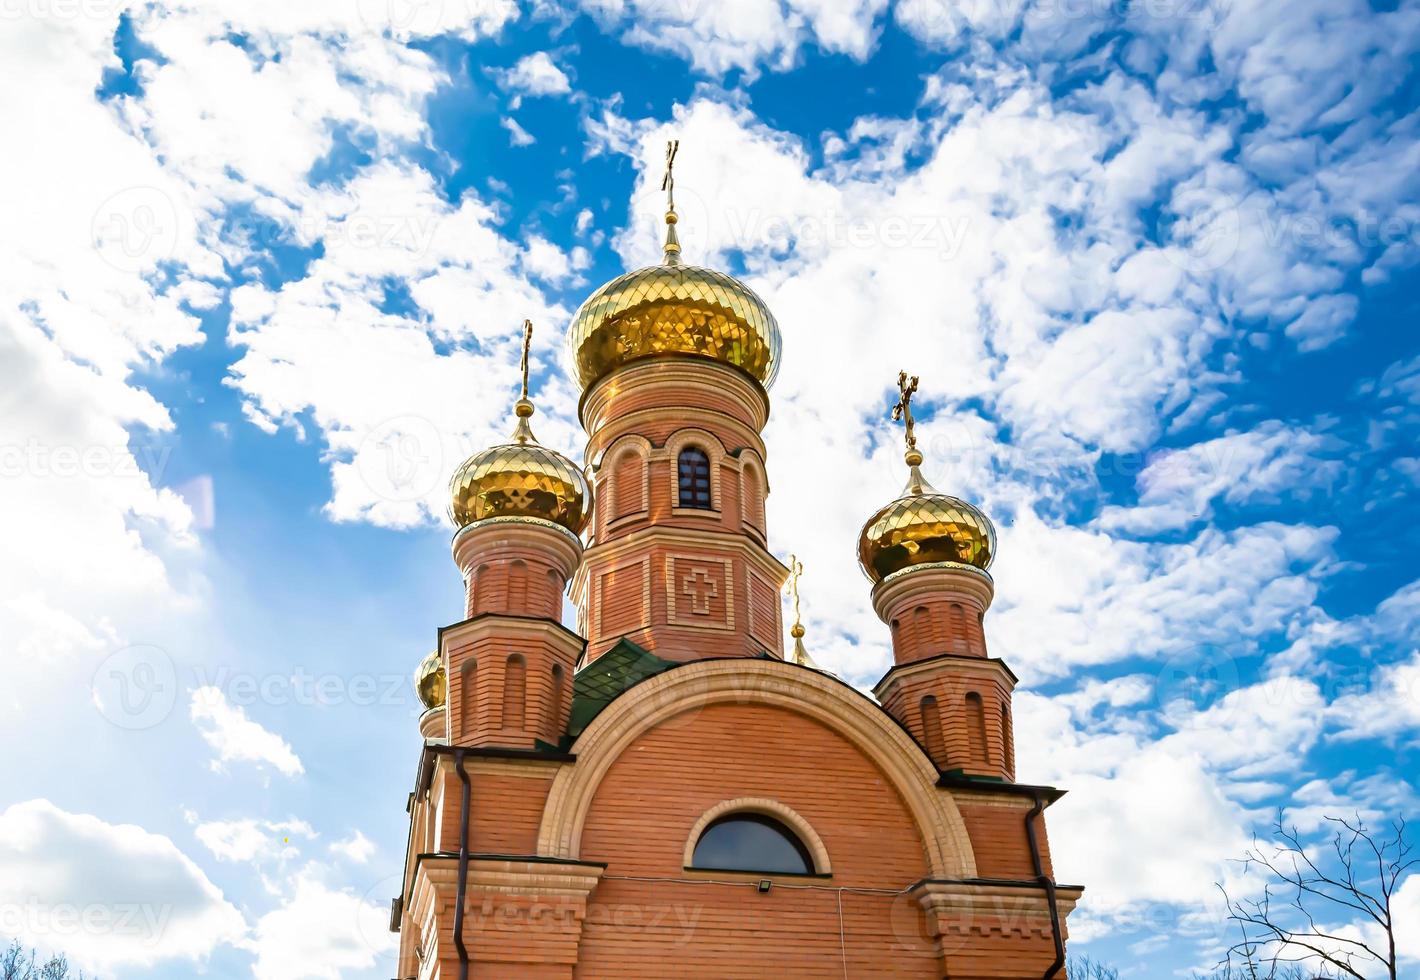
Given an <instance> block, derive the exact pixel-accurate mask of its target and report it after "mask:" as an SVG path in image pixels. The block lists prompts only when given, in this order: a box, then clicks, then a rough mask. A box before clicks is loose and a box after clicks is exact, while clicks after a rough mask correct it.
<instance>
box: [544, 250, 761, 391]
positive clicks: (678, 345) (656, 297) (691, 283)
mask: <svg viewBox="0 0 1420 980" xmlns="http://www.w3.org/2000/svg"><path fill="white" fill-rule="evenodd" d="M667 258H668V261H667V262H666V264H664V265H653V266H648V267H647V268H644V269H637V270H636V271H635V272H628V273H626V274H625V275H622V276H618V277H617V278H615V279H613V280H612V281H611V282H609V283H607V284H606V285H605V286H603V287H602V288H600V289H598V290H597V291H596V292H595V293H593V294H592V295H591V296H590V297H588V298H587V301H586V302H585V303H583V304H582V307H581V309H579V310H578V311H577V315H576V316H575V317H573V318H572V326H571V329H570V330H569V331H568V334H567V345H568V350H569V352H570V354H571V357H572V365H573V368H574V369H575V372H576V375H577V380H578V381H580V382H581V384H582V389H583V390H584V391H585V390H586V389H588V388H590V387H591V386H592V385H593V384H595V383H596V382H597V381H599V380H600V379H602V378H603V377H605V376H606V375H608V374H610V373H611V372H612V371H614V370H615V369H616V368H618V367H620V366H621V365H623V364H627V363H630V362H631V361H637V360H641V359H642V358H647V357H658V356H661V355H666V354H681V355H688V356H691V357H703V358H707V359H710V360H714V361H719V362H720V363H721V364H728V365H730V366H731V367H736V368H739V369H740V370H742V371H744V372H745V373H746V374H748V375H750V376H751V377H753V378H754V379H755V380H756V381H758V382H759V383H760V384H762V385H764V386H765V387H766V388H767V387H769V386H770V385H771V384H773V383H774V376H775V375H776V374H777V373H778V371H779V358H780V344H781V341H780V338H779V324H778V323H776V322H775V320H774V314H772V313H770V312H769V307H768V306H766V305H765V304H764V300H762V299H760V298H759V296H757V295H756V294H755V292H754V290H752V289H750V288H749V287H748V286H746V285H745V284H744V283H742V282H740V281H739V280H738V279H735V278H734V277H733V276H727V275H725V274H724V273H723V272H716V271H714V270H713V269H702V268H699V267H697V266H689V265H680V264H679V263H678V262H674V261H670V260H671V259H673V258H674V253H669V254H668V256H667Z"/></svg>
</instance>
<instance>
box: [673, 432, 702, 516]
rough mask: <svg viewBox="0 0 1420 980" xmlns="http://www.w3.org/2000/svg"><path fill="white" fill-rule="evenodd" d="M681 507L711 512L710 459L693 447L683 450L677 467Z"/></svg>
mask: <svg viewBox="0 0 1420 980" xmlns="http://www.w3.org/2000/svg"><path fill="white" fill-rule="evenodd" d="M676 472H677V475H678V479H679V487H680V498H679V499H680V506H682V507H694V508H696V509H697V510H710V457H709V456H706V455H705V452H704V451H703V450H700V449H696V448H694V447H693V446H692V447H691V448H689V449H682V450H681V452H680V460H679V462H678V465H677V467H676Z"/></svg>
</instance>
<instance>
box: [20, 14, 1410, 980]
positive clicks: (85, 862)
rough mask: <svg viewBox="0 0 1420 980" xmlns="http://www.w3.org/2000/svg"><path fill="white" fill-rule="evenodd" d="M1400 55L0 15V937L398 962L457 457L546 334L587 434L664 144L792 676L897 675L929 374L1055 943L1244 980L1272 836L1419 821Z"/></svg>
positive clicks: (1190, 39)
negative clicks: (1040, 829)
mask: <svg viewBox="0 0 1420 980" xmlns="http://www.w3.org/2000/svg"><path fill="white" fill-rule="evenodd" d="M1417 52H1420V2H1416V0H1370V2H1369V3H1368V2H1366V0H1285V3H1284V2H1283V0H1149V2H1143V0H1141V2H1110V0H892V2H889V0H732V2H724V0H721V2H712V0H584V2H582V3H581V4H580V5H579V4H578V3H577V2H576V0H541V2H533V3H531V4H528V3H519V2H517V0H308V2H304V3H299V4H297V3H290V2H286V0H242V2H240V3H237V2H233V3H228V4H216V3H199V2H197V0H192V2H189V3H170V4H165V5H140V4H128V3H125V2H124V0H9V2H5V3H4V4H3V5H0V127H3V131H4V132H5V134H6V139H5V148H4V151H3V153H0V268H3V269H4V274H3V275H0V405H3V409H4V410H3V412H0V505H3V506H0V540H3V542H4V546H3V548H0V640H3V647H2V648H0V656H3V659H2V660H0V735H3V736H4V739H5V742H4V745H5V749H4V752H3V760H4V761H3V775H4V778H3V780H2V781H0V787H3V788H0V908H3V911H4V919H3V921H0V934H3V935H5V936H19V937H21V938H23V939H25V940H26V941H30V942H34V943H36V944H38V945H40V946H42V947H45V948H58V949H63V950H65V951H67V952H68V953H69V954H70V955H71V957H72V958H73V959H74V960H76V961H78V962H79V963H80V964H82V965H83V966H85V967H86V968H87V969H89V970H95V971H100V972H101V973H103V974H104V975H105V976H119V977H160V978H161V977H173V978H177V977H190V976H192V975H194V974H197V973H206V974H208V975H212V976H220V977H228V976H231V977H242V976H248V975H250V976H253V977H256V978H261V980H276V978H293V977H307V976H309V977H336V976H350V977H388V976H389V975H390V971H391V970H392V965H391V964H392V957H391V946H392V943H391V939H390V937H389V935H388V934H387V933H386V932H385V931H384V922H385V921H386V916H387V908H388V901H389V899H390V898H391V897H392V896H393V895H394V894H395V893H396V891H397V888H398V886H397V875H398V872H399V867H400V862H401V860H402V856H403V847H404V842H405V833H406V826H407V825H406V822H405V820H406V818H405V814H404V798H405V794H406V793H407V791H408V789H409V786H410V784H411V781H412V779H413V775H414V773H413V766H414V763H415V760H416V756H417V735H416V730H415V718H416V705H415V703H414V701H413V698H412V696H411V694H410V691H409V684H408V676H409V673H410V671H411V670H412V668H413V666H414V664H415V663H416V662H417V660H418V659H419V658H420V657H421V656H422V655H423V654H424V653H425V652H426V651H427V650H428V649H430V648H431V646H432V645H433V642H434V630H435V628H436V627H437V626H439V625H441V624H445V623H448V622H451V621H454V620H456V619H458V618H459V616H460V614H461V605H460V603H461V599H460V583H459V580H458V575H457V572H456V571H455V569H454V567H453V565H452V562H451V561H450V559H449V555H448V538H449V527H448V525H447V523H446V522H445V518H444V517H443V506H444V497H443V487H444V484H445V482H446V480H447V476H448V474H449V472H450V471H451V470H452V469H453V467H454V466H455V465H457V463H458V462H459V461H460V460H461V459H462V458H463V457H464V456H465V455H467V454H468V453H469V452H471V451H473V450H476V449H477V448H480V447H482V446H484V445H486V444H488V443H490V442H492V441H494V440H496V439H499V438H501V437H502V436H503V435H504V433H505V432H506V430H507V429H508V427H509V422H508V414H507V410H508V405H509V403H510V401H511V399H512V398H513V397H514V390H515V384H516V374H517V343H518V326H519V324H520V323H521V322H522V319H523V318H524V317H530V318H531V319H532V320H533V321H534V322H535V323H536V324H537V326H538V332H537V334H536V335H535V348H534V354H535V360H536V364H535V375H536V376H535V385H536V389H537V400H538V404H539V413H540V414H539V416H538V419H539V422H538V427H537V428H538V433H539V435H540V436H541V438H542V439H543V441H544V442H547V443H550V444H554V445H556V446H558V447H559V448H561V449H564V450H565V451H568V452H570V453H573V454H576V453H578V452H579V447H580V442H579V432H580V430H579V428H578V425H577V421H576V395H577V392H576V390H575V388H574V386H573V385H572V383H571V382H570V381H569V379H568V376H567V373H566V370H565V367H564V356H563V353H562V348H561V335H562V331H563V330H564V328H565V326H566V324H567V321H568V319H569V317H570V315H571V313H572V312H573V311H574V310H575V309H576V307H577V305H578V304H579V303H580V301H581V300H582V298H584V297H585V295H586V294H587V293H588V292H589V291H590V290H591V289H592V288H594V287H595V286H596V285H597V284H599V283H600V282H602V281H604V280H606V279H608V278H610V277H611V276H613V275H615V274H617V273H619V272H620V271H622V270H624V269H626V268H628V267H634V266H636V265H639V264H644V263H645V262H647V261H649V260H651V259H653V258H654V256H655V254H656V247H657V235H656V230H655V225H656V222H657V220H658V216H659V212H660V209H661V206H662V204H661V201H662V198H661V196H660V193H659V182H660V166H661V156H662V152H663V149H662V148H663V145H664V141H665V139H667V138H668V137H675V138H679V139H680V140H681V141H682V144H681V152H680V158H679V161H678V166H677V177H678V181H677V197H678V203H679V205H680V209H681V213H682V219H681V225H680V228H681V231H682V240H683V242H684V245H685V253H686V256H687V258H688V259H689V260H690V261H692V262H697V263H703V264H711V265H715V266H717V267H719V268H723V269H727V270H730V271H733V272H735V273H737V274H740V275H742V276H744V277H745V278H746V280H747V281H748V282H750V283H751V284H752V285H753V286H754V288H755V289H757V290H758V291H759V292H760V293H761V295H763V296H764V297H765V299H766V300H767V301H768V302H769V304H770V305H771V307H772V308H773V309H774V310H775V312H776V314H777V316H778V318H779V322H780V324H781V326H782V328H783V332H784V339H785V359H784V366H783V371H782V373H781V375H780V378H779V381H778V383H777V385H776V387H775V389H774V391H773V399H774V411H773V418H772V420H771V422H770V425H769V429H768V432H767V439H768V443H769V449H770V468H771V472H770V477H771V482H772V490H773V493H772V496H771V498H770V506H769V517H770V525H771V537H772V540H773V544H774V547H775V549H776V551H777V552H778V553H779V554H780V555H781V556H787V554H788V553H789V552H791V551H794V552H797V553H798V554H799V555H800V556H801V558H802V559H803V560H804V562H805V565H806V566H807V574H806V577H805V582H804V587H805V601H804V606H805V613H806V617H807V619H808V620H809V641H810V645H811V647H812V649H813V652H814V653H815V655H816V656H817V657H818V659H819V660H820V661H822V662H823V663H824V664H825V665H827V666H829V667H831V668H832V669H833V670H835V671H837V672H838V673H840V674H841V675H843V676H844V677H846V678H848V679H850V680H852V681H854V682H855V683H859V684H861V685H864V686H867V685H870V684H871V683H872V682H873V681H874V680H876V679H877V677H878V676H880V675H881V673H882V672H883V670H884V669H885V668H886V666H887V665H888V664H889V662H890V657H889V652H888V648H887V643H886V640H887V637H886V632H885V630H884V629H883V628H882V626H881V624H880V623H879V622H878V621H877V620H876V618H875V617H874V616H873V614H872V612H871V609H870V607H869V604H868V586H867V584H866V582H865V581H864V579H863V578H862V576H861V575H860V573H859V572H858V571H857V569H856V567H855V565H854V561H853V547H854V542H855V536H856V533H857V529H858V528H859V526H860V525H861V523H862V522H863V520H864V519H865V518H866V517H867V516H868V515H869V514H870V513H871V512H872V511H873V510H874V509H875V508H876V507H877V506H879V505H881V504H882V503H884V502H885V501H887V500H888V499H890V498H891V497H892V496H893V495H894V494H895V493H896V492H897V490H898V488H899V486H900V484H901V482H902V479H903V475H904V474H903V473H902V469H901V465H900V462H899V460H900V444H899V441H898V440H899V435H898V433H896V432H895V431H893V429H892V428H891V427H890V425H889V424H888V422H887V421H886V414H887V410H888V407H889V406H890V405H891V402H892V400H893V382H894V379H895V378H896V374H897V371H898V370H899V369H900V368H902V367H908V368H910V369H911V370H912V371H913V372H915V373H918V374H920V375H921V378H922V382H921V384H922V392H921V402H922V412H923V416H924V417H923V421H922V424H921V426H920V434H921V438H922V444H923V448H924V449H925V451H926V453H927V459H928V461H927V467H926V469H927V472H928V475H929V477H930V478H931V479H932V480H933V482H934V483H936V485H937V486H939V487H940V488H942V489H944V490H949V491H950V492H953V493H957V494H959V495H961V496H965V497H967V498H969V499H972V500H974V501H976V502H978V503H979V504H981V505H982V506H983V507H984V508H985V509H986V511H987V512H988V513H989V514H991V515H992V516H993V518H994V519H995V520H996V522H997V525H998V527H999V528H1000V532H1001V541H1000V558H999V561H998V562H997V564H996V567H995V569H994V572H995V574H996V579H997V594H998V597H997V603H996V606H995V608H994V610H993V612H992V613H991V615H990V616H989V618H988V637H989V641H990V644H991V648H992V652H993V653H994V654H996V655H999V656H1003V657H1005V658H1006V659H1007V660H1008V662H1009V663H1010V664H1011V665H1012V666H1013V667H1014V669H1015V670H1016V672H1017V673H1018V674H1020V676H1021V678H1022V685H1021V688H1020V689H1019V690H1018V692H1017V696H1016V705H1017V710H1016V718H1017V726H1018V732H1017V740H1018V744H1019V746H1020V749H1019V755H1020V763H1021V776H1022V778H1023V779H1027V780H1030V781H1036V782H1044V783H1052V784H1057V785H1060V786H1063V787H1065V788H1068V789H1069V790H1070V791H1071V792H1070V795H1069V796H1067V797H1066V798H1065V800H1064V801H1062V802H1061V803H1060V804H1058V805H1057V806H1056V808H1054V809H1053V810H1052V811H1051V824H1050V827H1051V832H1052V837H1053V840H1054V844H1055V849H1056V852H1057V868H1058V869H1059V873H1060V876H1061V878H1062V879H1064V880H1067V881H1070V882H1080V883H1083V884H1086V885H1087V886H1089V893H1088V898H1087V900H1086V903H1085V906H1084V907H1083V908H1082V909H1081V911H1080V912H1079V913H1078V914H1077V916H1076V918H1075V920H1074V923H1073V925H1074V929H1075V934H1076V936H1077V946H1076V948H1077V949H1079V950H1080V951H1082V952H1090V953H1092V954H1093V955H1096V956H1099V957H1101V958H1104V959H1107V960H1109V961H1112V962H1114V963H1116V964H1117V965H1119V966H1121V967H1123V968H1125V969H1126V971H1127V975H1129V976H1132V977H1164V976H1169V975H1171V974H1173V973H1174V971H1178V970H1187V969H1188V968H1190V967H1194V966H1199V965H1207V964H1209V963H1211V962H1212V961H1213V960H1214V959H1215V957H1216V953H1217V949H1218V946H1219V943H1220V942H1221V941H1222V940H1223V939H1224V938H1225V936H1226V933H1225V931H1224V930H1223V927H1222V926H1221V925H1220V923H1219V919H1218V899H1217V893H1216V890H1215V888H1214V883H1215V882H1219V881H1226V882H1228V883H1229V884H1230V886H1231V887H1233V888H1234V889H1235V890H1237V891H1241V892H1246V891H1247V890H1248V889H1249V888H1251V887H1255V885H1253V884H1252V883H1249V882H1248V881H1246V880H1240V879H1239V872H1238V868H1237V867H1236V866H1235V865H1233V864H1230V863H1229V859H1230V858H1235V857H1238V856H1240V855H1241V853H1242V851H1243V850H1244V849H1245V848H1246V846H1247V844H1248V841H1249V839H1250V837H1251V835H1252V834H1253V833H1254V832H1255V831H1261V832H1264V833H1265V832H1266V827H1267V823H1268V821H1269V820H1270V819H1271V817H1272V816H1273V815H1275V814H1276V812H1277V811H1278V809H1279V808H1280V809H1281V810H1283V811H1284V812H1285V815H1286V818H1287V819H1288V821H1289V822H1293V823H1295V824H1296V825H1297V826H1298V827H1299V828H1301V829H1302V831H1303V833H1306V834H1314V833H1316V832H1317V831H1318V829H1319V827H1320V826H1321V825H1322V820H1323V818H1324V817H1325V816H1326V815H1329V814H1336V813H1352V812H1357V811H1359V812H1360V813H1361V814H1363V815H1364V816H1366V817H1367V818H1368V819H1371V820H1373V821H1375V820H1380V819H1382V818H1383V817H1385V816H1387V815H1393V814H1401V813H1409V814H1410V815H1412V816H1413V815H1415V814H1416V813H1417V810H1420V807H1417V790H1418V789H1420V787H1417V780H1416V776H1415V773H1416V772H1417V769H1420V751H1417V736H1418V735H1420V650H1417V647H1416V641H1415V636H1416V635H1417V625H1420V578H1418V577H1417V576H1420V562H1417V561H1416V559H1415V557H1414V555H1415V553H1416V549H1417V547H1420V529H1417V525H1416V522H1415V520H1414V505H1413V500H1414V498H1415V494H1416V489H1417V487H1416V484H1417V483H1420V451H1417V449H1416V436H1417V433H1420V339H1417V336H1416V331H1415V322H1416V314H1417V307H1420V301H1417V296H1418V295H1420V293H1417V284H1420V269H1417V261H1420V204H1417V201H1420V139H1417V136H1420V132H1418V131H1420V110H1417V105H1420V98H1417V71H1416V65H1417ZM1402 899H1403V902H1404V903H1405V906H1406V908H1407V909H1408V910H1409V912H1410V913H1411V914H1413V916H1414V919H1413V920H1412V921H1416V922H1420V876H1417V877H1414V878H1411V879H1410V880H1409V882H1408V884H1407V885H1406V887H1405V888H1404V889H1403V891H1402ZM1335 924H1336V925H1338V926H1343V927H1344V926H1347V925H1348V923H1345V922H1336V923H1335ZM1406 942H1408V944H1409V945H1407V946H1403V951H1404V952H1406V953H1407V954H1408V955H1409V956H1411V957H1412V958H1413V959H1412V962H1420V928H1417V929H1416V931H1415V933H1412V934H1411V935H1410V936H1409V937H1408V939H1407V940H1406Z"/></svg>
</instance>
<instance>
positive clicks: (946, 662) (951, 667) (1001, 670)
mask: <svg viewBox="0 0 1420 980" xmlns="http://www.w3.org/2000/svg"><path fill="white" fill-rule="evenodd" d="M937 674H951V675H955V676H958V677H977V678H982V679H984V680H991V681H995V682H996V683H998V684H1000V685H1001V686H1002V687H1003V688H1005V689H1006V690H1007V691H1011V690H1014V689H1015V686H1016V675H1015V674H1013V673H1011V668H1009V667H1007V666H1006V664H1005V662H1004V661H1002V660H1000V659H997V658H994V657H992V658H986V657H973V656H971V655H970V654H959V653H946V654H941V655H939V656H936V657H932V658H930V659H928V660H918V661H915V662H913V663H910V664H903V665H902V666H895V667H889V668H888V672H887V673H886V674H884V675H883V676H882V678H881V679H880V680H879V681H878V682H877V683H876V684H874V685H873V696H874V697H876V698H877V699H878V700H879V701H882V700H884V699H885V698H887V696H888V695H889V694H890V693H891V692H892V689H893V688H894V687H896V686H897V685H898V684H903V683H906V682H907V681H910V680H912V679H914V678H917V677H922V676H924V675H928V676H931V675H937Z"/></svg>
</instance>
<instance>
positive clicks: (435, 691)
mask: <svg viewBox="0 0 1420 980" xmlns="http://www.w3.org/2000/svg"><path fill="white" fill-rule="evenodd" d="M414 692H415V693H416V694H418V695H419V701H420V703H421V704H423V705H424V707H425V708H427V709H429V710H430V711H432V710H433V709H435V708H442V707H443V706H444V702H445V700H447V698H448V696H449V682H448V678H447V677H446V676H445V674H444V660H443V658H442V657H440V656H439V651H437V650H435V651H434V652H433V653H431V654H429V656H427V657H425V658H424V659H423V660H421V661H419V666H418V667H417V668H415V671H414Z"/></svg>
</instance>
